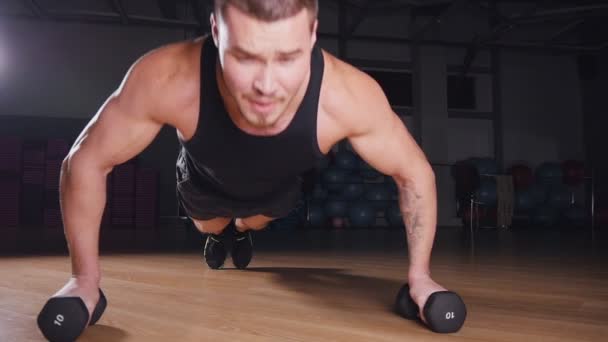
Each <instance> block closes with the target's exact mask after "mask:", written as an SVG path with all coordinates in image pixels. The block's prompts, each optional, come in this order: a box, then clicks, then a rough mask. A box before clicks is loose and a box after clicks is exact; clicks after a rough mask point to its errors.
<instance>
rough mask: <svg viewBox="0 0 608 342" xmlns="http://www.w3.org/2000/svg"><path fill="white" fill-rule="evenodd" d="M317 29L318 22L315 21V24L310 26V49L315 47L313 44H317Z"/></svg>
mask: <svg viewBox="0 0 608 342" xmlns="http://www.w3.org/2000/svg"><path fill="white" fill-rule="evenodd" d="M317 27H319V20H318V19H315V22H314V23H313V24H312V37H311V38H310V41H311V42H312V44H311V45H312V46H311V47H310V48H311V49H312V48H313V47H314V46H315V43H316V42H317Z"/></svg>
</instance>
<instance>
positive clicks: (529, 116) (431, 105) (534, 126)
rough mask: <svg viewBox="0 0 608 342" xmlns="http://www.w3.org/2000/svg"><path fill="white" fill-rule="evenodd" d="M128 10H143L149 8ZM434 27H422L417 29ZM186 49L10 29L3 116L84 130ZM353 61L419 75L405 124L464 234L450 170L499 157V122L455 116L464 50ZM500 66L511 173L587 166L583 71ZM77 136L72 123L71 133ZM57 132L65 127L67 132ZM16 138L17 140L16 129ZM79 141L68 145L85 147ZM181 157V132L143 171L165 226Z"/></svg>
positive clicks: (163, 33) (461, 32)
mask: <svg viewBox="0 0 608 342" xmlns="http://www.w3.org/2000/svg"><path fill="white" fill-rule="evenodd" d="M129 3H130V4H131V3H132V4H133V6H135V5H136V4H137V3H138V2H137V1H134V2H129ZM321 5H322V6H325V7H322V8H321V13H320V18H321V19H320V20H321V26H320V30H321V31H322V32H331V33H336V32H337V31H338V25H337V19H336V18H337V8H335V7H331V6H330V5H329V3H328V2H321ZM136 7H137V6H136ZM140 7H142V6H140ZM144 7H146V6H143V7H142V8H144ZM152 7H153V6H152ZM133 10H134V11H135V9H133ZM471 13H473V12H471ZM147 14H148V15H155V14H157V13H147ZM406 17H407V16H405V15H403V14H402V15H389V16H377V17H370V18H367V19H365V20H364V21H363V22H362V23H361V25H360V26H359V28H358V29H357V30H356V31H355V34H365V35H388V36H393V37H402V38H405V37H407V36H408V34H409V31H410V30H411V27H412V25H411V24H412V23H410V22H409V21H408V20H406V19H404V18H406ZM480 18H481V19H480ZM349 19H352V18H349ZM424 19H425V18H421V19H419V22H418V24H421V23H422V22H423V20H424ZM484 20H485V19H483V17H479V18H478V17H474V16H472V15H471V14H470V13H469V12H466V11H464V10H462V9H458V8H456V9H454V10H453V13H452V14H451V15H450V16H449V18H448V20H443V21H442V23H441V25H439V26H430V27H429V30H427V32H425V34H424V35H423V36H422V37H423V38H425V39H439V38H441V39H447V38H452V39H458V40H463V41H466V40H467V39H472V37H474V36H475V29H477V30H483V29H484V27H486V28H487V23H486V22H485V21H484ZM472 21H475V24H474V25H470V23H471V22H472ZM184 37H186V35H185V33H184V32H183V31H182V30H171V29H152V28H142V27H121V26H116V25H91V24H76V23H57V22H37V21H21V20H10V19H6V18H2V20H0V70H1V71H0V72H1V74H0V116H2V115H4V116H6V115H8V116H11V117H21V118H24V119H23V120H21V121H20V122H22V123H21V124H17V123H15V124H14V125H21V126H22V127H27V126H23V122H30V123H31V120H29V119H28V117H44V118H72V119H74V120H77V121H74V122H79V124H78V125H80V124H82V126H84V124H85V123H86V121H87V120H88V119H89V118H90V117H92V115H93V114H94V113H95V112H96V111H97V109H98V108H99V106H100V105H101V104H102V103H103V101H104V100H105V99H106V98H107V96H108V95H109V94H110V93H111V92H112V91H113V90H114V89H115V88H116V87H117V86H118V84H119V83H120V81H121V79H122V77H123V76H124V73H125V71H126V70H127V69H128V67H129V66H130V65H131V64H132V63H133V62H134V61H135V60H136V59H137V58H138V57H139V56H141V55H142V54H143V53H145V52H147V51H149V50H150V49H153V48H155V47H157V46H159V45H162V44H165V43H168V42H172V41H178V40H181V39H184ZM319 42H320V44H321V46H322V47H324V48H326V49H327V50H328V51H330V52H332V53H334V54H336V55H337V54H338V42H337V40H335V39H329V38H321V39H319ZM346 51H347V57H348V58H356V59H365V60H371V61H376V62H377V61H386V62H391V63H401V64H402V65H404V66H405V67H409V68H410V69H411V70H412V71H413V72H415V73H417V76H416V77H418V79H417V83H418V84H420V87H419V88H418V89H417V92H418V94H417V99H416V101H418V108H414V109H404V112H411V113H412V115H411V116H406V117H405V118H404V120H405V121H406V123H407V126H408V128H409V129H410V130H411V131H412V133H413V134H414V136H416V137H417V138H418V139H419V141H421V143H422V147H423V149H424V150H425V151H426V152H427V153H428V155H429V159H430V160H431V161H432V162H433V163H435V164H437V165H436V170H437V175H438V190H439V201H440V205H439V207H440V217H439V222H440V224H446V225H449V224H455V223H456V222H457V221H456V220H454V217H453V216H454V210H453V209H454V204H453V200H452V197H453V196H452V189H453V184H452V183H451V178H450V175H449V168H448V167H446V166H441V165H439V164H448V163H453V162H455V161H457V160H460V159H464V158H466V157H469V156H492V155H493V152H494V136H493V126H492V122H491V121H490V120H487V119H474V118H472V116H474V114H475V113H469V115H464V117H454V116H452V115H450V113H449V112H448V110H447V108H445V107H446V99H445V95H446V94H445V78H446V76H447V74H448V73H451V72H453V71H451V70H453V66H461V65H462V63H463V61H464V56H465V49H464V48H445V47H437V46H435V47H433V46H430V47H428V46H425V47H422V48H420V49H418V50H416V49H412V48H410V47H409V46H408V45H404V44H387V43H377V42H376V43H372V42H359V41H353V42H349V43H348V44H347V45H346ZM500 60H501V65H500V69H501V73H500V78H501V80H500V81H501V90H500V91H501V92H500V94H501V97H502V101H501V103H502V106H501V108H500V111H501V115H502V121H503V129H504V132H503V134H504V141H503V146H504V158H505V162H506V163H507V164H508V163H511V162H512V161H515V160H525V161H527V162H529V163H531V164H537V163H539V162H541V161H544V160H554V159H565V158H577V157H581V156H582V154H583V143H582V141H583V132H582V118H581V95H580V85H579V83H578V79H577V72H576V63H575V59H574V58H573V57H572V56H552V55H549V54H531V53H528V52H513V51H504V50H503V51H501V58H500ZM489 66H490V54H489V53H488V51H487V50H481V51H480V52H479V54H478V55H477V56H476V58H475V59H474V61H473V64H472V72H471V75H473V76H475V77H476V78H477V83H476V87H477V104H478V107H477V110H476V111H477V112H481V113H489V112H491V111H492V105H493V99H492V88H491V85H492V76H491V74H489V73H488V70H489V69H488V67H489ZM484 68H485V69H484ZM476 70H482V71H479V72H478V71H476ZM483 70H486V71H483ZM399 111H400V110H399ZM470 114H473V115H470ZM17 121H18V120H17ZM17 121H14V122H17ZM45 122H46V121H45ZM2 123H3V124H6V125H10V124H11V121H10V120H2ZM73 125H74V123H71V124H70V127H72V126H73ZM58 127H62V125H61V124H58ZM5 129H6V130H7V131H11V129H10V128H8V127H6V126H5ZM73 130H74V129H73V128H72V129H70V130H69V131H70V133H67V134H68V135H70V136H73V138H75V135H76V134H75V133H74V132H73ZM54 131H55V127H54V126H53V125H51V124H49V125H44V126H42V127H39V128H37V129H36V130H35V131H32V132H30V134H32V135H45V134H53V132H54ZM176 152H177V141H176V138H175V132H174V130H172V129H170V128H165V129H163V130H162V131H161V134H160V135H159V137H158V138H157V140H156V141H155V142H154V143H153V144H152V145H151V146H150V147H149V148H148V149H147V150H146V151H145V152H144V153H143V154H142V155H141V160H142V162H143V163H144V164H146V163H147V164H149V165H155V166H157V167H159V168H161V174H162V186H161V199H162V203H161V214H163V215H173V214H174V213H175V209H176V208H175V190H174V182H175V175H174V164H173V163H174V161H175V156H176Z"/></svg>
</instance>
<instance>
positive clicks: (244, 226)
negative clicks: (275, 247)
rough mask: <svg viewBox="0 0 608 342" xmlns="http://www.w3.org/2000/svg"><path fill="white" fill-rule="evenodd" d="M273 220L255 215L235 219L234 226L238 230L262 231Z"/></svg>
mask: <svg viewBox="0 0 608 342" xmlns="http://www.w3.org/2000/svg"><path fill="white" fill-rule="evenodd" d="M272 220H274V218H273V217H268V216H264V215H256V216H251V217H246V218H237V219H236V222H235V224H236V226H237V228H239V230H242V231H243V230H262V229H264V228H266V227H267V226H268V224H269V223H270V222H271V221H272Z"/></svg>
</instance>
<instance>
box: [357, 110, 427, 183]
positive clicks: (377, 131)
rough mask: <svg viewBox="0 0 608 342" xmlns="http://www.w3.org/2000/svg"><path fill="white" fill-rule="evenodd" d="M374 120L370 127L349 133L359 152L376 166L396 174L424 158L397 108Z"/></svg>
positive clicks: (390, 174)
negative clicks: (354, 133) (398, 114)
mask: <svg viewBox="0 0 608 342" xmlns="http://www.w3.org/2000/svg"><path fill="white" fill-rule="evenodd" d="M382 116H384V117H383V118H378V119H376V120H373V121H371V122H370V123H371V126H370V128H369V130H368V131H367V132H365V133H363V134H360V135H354V136H352V137H349V142H350V143H351V145H352V146H353V149H354V150H355V151H356V152H357V154H359V156H360V157H361V158H362V159H363V160H365V161H366V162H367V163H368V164H369V165H370V166H372V167H373V168H375V169H376V170H378V171H380V172H382V173H384V174H386V175H389V176H396V175H400V174H403V173H404V172H406V171H407V168H408V165H411V161H412V160H415V159H416V158H420V151H419V149H418V146H417V144H416V141H415V140H414V139H413V137H412V136H411V134H410V133H409V131H408V130H407V128H406V127H405V125H404V124H403V122H402V121H401V119H400V118H399V117H398V116H397V115H396V114H395V113H393V112H391V113H384V114H382Z"/></svg>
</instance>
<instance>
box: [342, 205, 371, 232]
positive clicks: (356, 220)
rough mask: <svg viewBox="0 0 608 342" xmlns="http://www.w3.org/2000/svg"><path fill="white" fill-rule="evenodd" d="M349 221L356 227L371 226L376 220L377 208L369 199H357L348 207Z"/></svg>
mask: <svg viewBox="0 0 608 342" xmlns="http://www.w3.org/2000/svg"><path fill="white" fill-rule="evenodd" d="M348 221H349V222H350V225H351V226H352V227H355V228H364V227H370V226H372V225H373V224H374V223H375V222H376V210H375V209H374V207H373V206H372V204H371V203H369V202H368V201H357V202H355V203H353V204H352V205H351V206H350V207H349V208H348Z"/></svg>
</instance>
